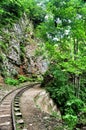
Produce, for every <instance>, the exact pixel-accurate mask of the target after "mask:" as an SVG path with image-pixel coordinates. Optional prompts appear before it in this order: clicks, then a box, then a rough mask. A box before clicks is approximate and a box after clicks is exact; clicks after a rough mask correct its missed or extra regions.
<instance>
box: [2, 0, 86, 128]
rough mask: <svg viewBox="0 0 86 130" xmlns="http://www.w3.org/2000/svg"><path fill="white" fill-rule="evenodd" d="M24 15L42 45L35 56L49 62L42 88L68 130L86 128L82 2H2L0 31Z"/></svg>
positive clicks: (85, 32)
mask: <svg viewBox="0 0 86 130" xmlns="http://www.w3.org/2000/svg"><path fill="white" fill-rule="evenodd" d="M24 13H26V14H27V16H28V19H30V20H31V21H32V22H33V25H34V32H35V36H36V37H37V38H39V39H41V41H42V42H43V46H42V47H40V50H38V54H40V55H44V56H46V55H47V58H48V60H49V67H48V70H47V72H46V73H45V74H44V75H43V76H44V80H43V82H42V86H44V87H45V88H46V90H47V91H48V92H49V93H50V96H51V97H52V98H53V99H54V101H55V102H56V103H57V104H58V106H59V108H60V110H61V113H62V118H63V119H64V121H65V122H66V123H67V126H68V128H67V129H68V130H73V129H74V128H75V127H76V126H78V125H86V3H85V1H84V0H46V1H44V0H41V2H40V0H29V1H28V0H4V1H3V0H2V1H0V28H3V27H4V26H5V27H9V26H12V25H13V23H15V22H17V21H18V19H19V18H21V17H22V16H23V14H24ZM67 126H66V127H67Z"/></svg>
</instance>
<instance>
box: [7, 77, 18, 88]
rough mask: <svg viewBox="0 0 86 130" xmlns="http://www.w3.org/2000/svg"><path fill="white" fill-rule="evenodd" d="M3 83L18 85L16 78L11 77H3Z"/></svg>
mask: <svg viewBox="0 0 86 130" xmlns="http://www.w3.org/2000/svg"><path fill="white" fill-rule="evenodd" d="M5 83H6V84H9V85H14V86H15V85H18V84H19V81H18V80H16V79H13V78H6V79H5Z"/></svg>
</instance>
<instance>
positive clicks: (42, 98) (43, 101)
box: [35, 90, 61, 120]
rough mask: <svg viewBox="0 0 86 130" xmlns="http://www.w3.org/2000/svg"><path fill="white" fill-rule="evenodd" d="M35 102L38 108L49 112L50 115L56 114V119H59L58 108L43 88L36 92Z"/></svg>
mask: <svg viewBox="0 0 86 130" xmlns="http://www.w3.org/2000/svg"><path fill="white" fill-rule="evenodd" d="M35 104H36V106H37V107H38V108H40V109H41V110H43V111H44V112H46V113H49V114H51V115H52V114H56V116H57V117H58V119H59V120H61V113H60V111H59V109H58V108H57V106H56V104H55V103H54V102H53V100H52V99H51V98H50V97H49V93H47V92H46V91H45V90H42V91H41V92H39V93H38V95H36V97H35Z"/></svg>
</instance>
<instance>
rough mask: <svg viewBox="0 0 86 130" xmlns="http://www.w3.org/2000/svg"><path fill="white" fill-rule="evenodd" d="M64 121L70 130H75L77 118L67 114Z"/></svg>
mask: <svg viewBox="0 0 86 130" xmlns="http://www.w3.org/2000/svg"><path fill="white" fill-rule="evenodd" d="M63 119H64V121H65V122H66V123H67V125H68V127H69V130H73V129H74V127H75V125H76V124H77V122H78V119H77V116H74V115H71V114H66V115H65V116H63Z"/></svg>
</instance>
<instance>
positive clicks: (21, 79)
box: [18, 75, 28, 83]
mask: <svg viewBox="0 0 86 130" xmlns="http://www.w3.org/2000/svg"><path fill="white" fill-rule="evenodd" d="M18 80H19V82H20V83H23V82H26V81H28V78H27V77H25V76H24V75H19V76H18Z"/></svg>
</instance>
